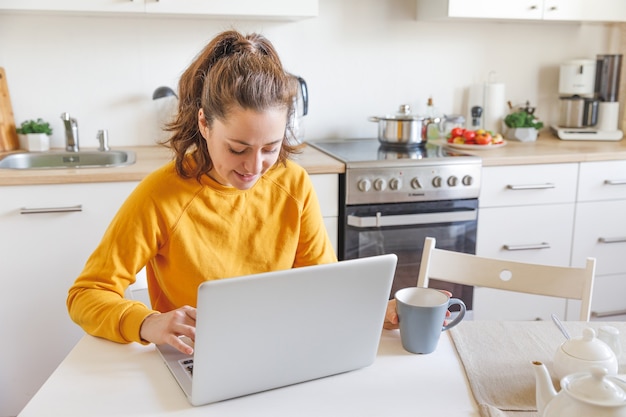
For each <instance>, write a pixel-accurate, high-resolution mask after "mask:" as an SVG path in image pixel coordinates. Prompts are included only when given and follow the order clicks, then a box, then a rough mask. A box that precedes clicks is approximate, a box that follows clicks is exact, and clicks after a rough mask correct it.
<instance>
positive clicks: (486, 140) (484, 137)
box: [476, 132, 491, 145]
mask: <svg viewBox="0 0 626 417" xmlns="http://www.w3.org/2000/svg"><path fill="white" fill-rule="evenodd" d="M476 144H477V145H490V144H491V133H489V132H484V133H481V134H477V135H476Z"/></svg>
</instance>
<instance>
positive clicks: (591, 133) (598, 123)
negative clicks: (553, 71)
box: [552, 54, 623, 141]
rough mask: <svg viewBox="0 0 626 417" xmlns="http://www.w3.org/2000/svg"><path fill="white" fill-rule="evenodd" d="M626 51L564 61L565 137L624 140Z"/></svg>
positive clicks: (561, 129)
mask: <svg viewBox="0 0 626 417" xmlns="http://www.w3.org/2000/svg"><path fill="white" fill-rule="evenodd" d="M621 69H622V55H621V54H615V55H609V54H603V55H597V57H596V60H595V61H594V60H590V59H579V60H572V61H567V62H564V63H563V64H562V65H561V68H560V73H559V96H560V97H559V98H560V109H559V123H558V125H554V126H552V129H553V130H554V132H555V133H556V135H557V136H558V137H559V138H560V139H563V140H601V141H610V140H620V139H622V137H623V132H622V131H621V130H620V129H619V128H618V127H619V119H620V114H619V101H618V93H619V83H620V72H621Z"/></svg>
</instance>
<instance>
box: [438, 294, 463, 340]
mask: <svg viewBox="0 0 626 417" xmlns="http://www.w3.org/2000/svg"><path fill="white" fill-rule="evenodd" d="M455 304H456V305H458V306H459V307H461V310H460V311H459V314H458V315H457V316H456V317H455V318H454V319H453V320H452V321H451V322H449V323H448V324H446V325H445V326H443V328H442V329H441V331H442V332H444V331H446V330H449V329H451V328H453V327H454V326H456V325H457V324H459V323H460V322H461V320H463V317H465V310H466V308H465V303H464V302H463V301H462V300H460V299H458V298H450V300H449V301H448V308H450V306H453V305H455Z"/></svg>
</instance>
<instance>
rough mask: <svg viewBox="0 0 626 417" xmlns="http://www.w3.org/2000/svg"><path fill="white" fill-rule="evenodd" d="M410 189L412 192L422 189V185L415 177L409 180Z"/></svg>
mask: <svg viewBox="0 0 626 417" xmlns="http://www.w3.org/2000/svg"><path fill="white" fill-rule="evenodd" d="M411 188H413V189H414V190H417V189H418V188H422V184H421V183H420V180H419V178H417V177H415V178H413V179H412V180H411Z"/></svg>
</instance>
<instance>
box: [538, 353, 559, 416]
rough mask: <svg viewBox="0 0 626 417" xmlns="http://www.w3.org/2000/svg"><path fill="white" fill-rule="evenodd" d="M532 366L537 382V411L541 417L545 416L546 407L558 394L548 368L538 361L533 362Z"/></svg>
mask: <svg viewBox="0 0 626 417" xmlns="http://www.w3.org/2000/svg"><path fill="white" fill-rule="evenodd" d="M532 364H533V369H534V371H535V380H536V390H535V391H536V396H537V411H538V412H539V415H540V416H543V413H544V411H545V409H546V406H547V405H548V403H549V402H550V401H552V399H553V398H554V397H556V394H557V393H556V390H555V389H554V385H552V378H550V373H549V372H548V368H546V366H545V365H544V364H543V363H541V362H538V361H533V362H532Z"/></svg>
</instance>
